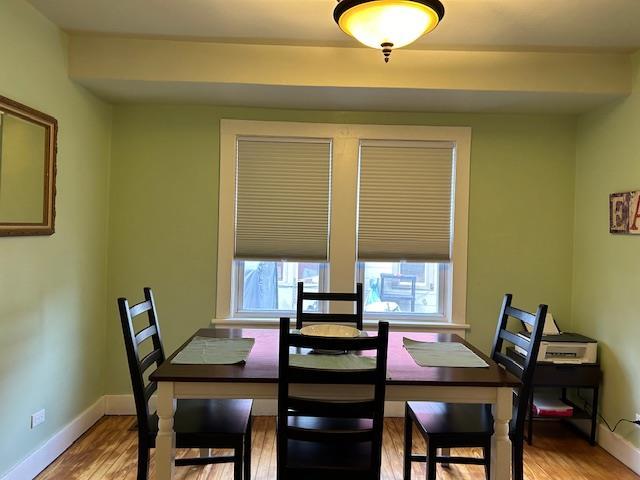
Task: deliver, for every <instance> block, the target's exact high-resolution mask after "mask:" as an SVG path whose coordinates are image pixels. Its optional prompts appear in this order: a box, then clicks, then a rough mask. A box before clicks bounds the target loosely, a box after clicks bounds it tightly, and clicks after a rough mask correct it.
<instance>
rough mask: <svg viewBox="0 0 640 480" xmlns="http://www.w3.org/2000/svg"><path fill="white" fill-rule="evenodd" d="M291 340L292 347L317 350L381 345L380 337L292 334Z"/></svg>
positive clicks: (369, 348) (370, 347)
mask: <svg viewBox="0 0 640 480" xmlns="http://www.w3.org/2000/svg"><path fill="white" fill-rule="evenodd" d="M289 341H290V342H291V346H292V347H298V348H311V349H315V350H356V351H364V350H377V349H378V345H379V342H378V339H377V338H375V337H357V338H328V337H312V336H307V335H292V336H291V338H290V339H289Z"/></svg>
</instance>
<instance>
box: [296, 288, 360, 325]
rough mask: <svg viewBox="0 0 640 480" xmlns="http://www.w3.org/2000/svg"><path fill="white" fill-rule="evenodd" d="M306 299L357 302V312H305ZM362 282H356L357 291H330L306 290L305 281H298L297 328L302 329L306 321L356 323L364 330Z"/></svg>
mask: <svg viewBox="0 0 640 480" xmlns="http://www.w3.org/2000/svg"><path fill="white" fill-rule="evenodd" d="M305 300H317V301H320V302H355V304H356V313H355V314H354V313H316V312H305V311H304V308H303V304H304V301H305ZM363 308H364V307H363V291H362V284H361V283H358V284H356V292H355V293H330V292H305V291H304V283H302V282H298V302H297V309H296V328H297V329H298V330H300V329H301V328H302V327H303V326H304V324H305V323H306V322H310V323H321V322H331V323H355V327H356V328H357V329H358V330H362V312H363Z"/></svg>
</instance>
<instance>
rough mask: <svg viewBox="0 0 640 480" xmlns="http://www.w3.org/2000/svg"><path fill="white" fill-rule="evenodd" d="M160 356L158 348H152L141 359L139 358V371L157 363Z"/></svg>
mask: <svg viewBox="0 0 640 480" xmlns="http://www.w3.org/2000/svg"><path fill="white" fill-rule="evenodd" d="M161 358H162V352H161V351H160V350H154V351H152V352H151V353H148V354H147V355H146V356H145V357H144V358H143V359H142V360H140V371H141V372H143V373H144V372H146V371H147V370H148V369H149V368H150V367H151V366H153V365H158V361H160V359H161Z"/></svg>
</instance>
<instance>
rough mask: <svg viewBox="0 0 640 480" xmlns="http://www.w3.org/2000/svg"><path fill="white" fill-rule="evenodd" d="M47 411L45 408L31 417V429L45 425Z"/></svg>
mask: <svg viewBox="0 0 640 480" xmlns="http://www.w3.org/2000/svg"><path fill="white" fill-rule="evenodd" d="M44 420H45V411H44V408H43V409H42V410H40V411H38V412H36V413H34V414H33V415H31V428H36V427H37V426H38V425H40V424H41V423H44Z"/></svg>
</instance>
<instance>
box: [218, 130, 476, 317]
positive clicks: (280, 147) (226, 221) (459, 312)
mask: <svg viewBox="0 0 640 480" xmlns="http://www.w3.org/2000/svg"><path fill="white" fill-rule="evenodd" d="M220 140H221V141H220V198H219V204H220V207H219V222H220V223H219V242H218V277H217V278H218V282H217V298H216V317H217V318H220V319H227V318H245V319H246V318H260V317H274V316H279V315H282V314H286V315H293V314H294V312H295V306H296V300H297V298H296V295H297V291H296V284H297V282H298V281H302V282H304V284H305V289H307V290H312V291H323V290H324V291H334V292H340V291H344V292H346V291H354V289H355V285H354V284H355V282H356V281H359V282H362V283H363V284H364V294H365V319H366V318H369V319H371V320H377V319H378V318H385V319H389V320H391V321H394V319H395V321H404V322H415V321H419V322H427V321H431V322H452V323H458V324H464V323H465V311H466V248H467V209H468V181H469V156H470V155H469V154H470V129H469V128H466V127H419V126H372V125H337V124H319V123H287V122H252V121H241V120H223V121H222V122H221V139H220ZM341 307H342V308H344V304H339V303H338V302H336V305H335V306H334V305H329V306H320V305H318V304H317V303H316V302H309V304H308V305H305V306H304V308H305V309H309V310H312V311H313V310H315V311H318V309H320V308H326V309H327V310H326V311H327V312H329V313H331V312H336V313H338V312H341V311H342V310H340V308H341ZM243 321H247V320H243Z"/></svg>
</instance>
